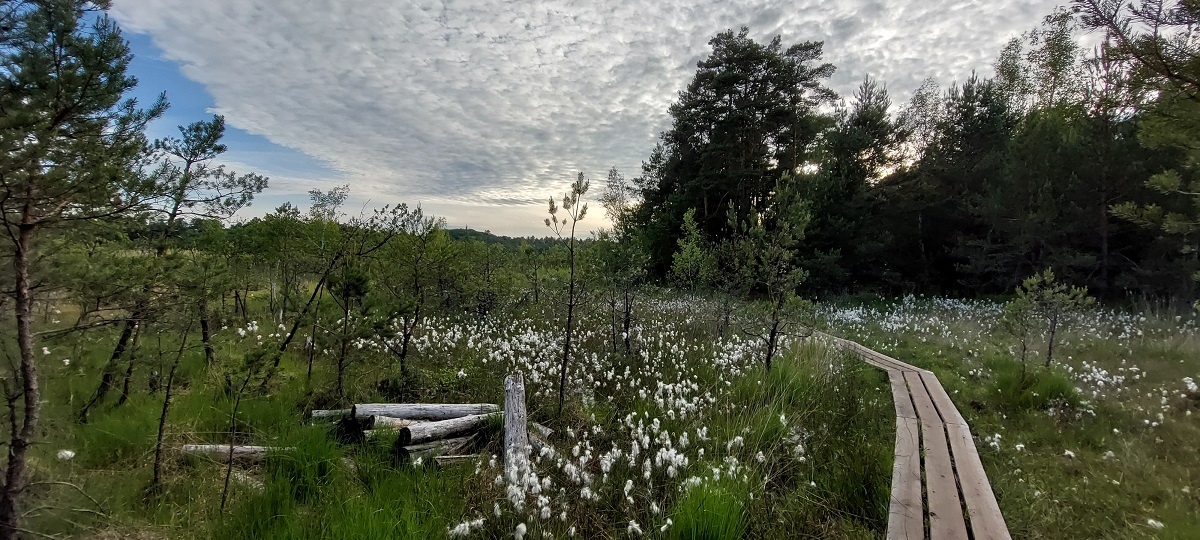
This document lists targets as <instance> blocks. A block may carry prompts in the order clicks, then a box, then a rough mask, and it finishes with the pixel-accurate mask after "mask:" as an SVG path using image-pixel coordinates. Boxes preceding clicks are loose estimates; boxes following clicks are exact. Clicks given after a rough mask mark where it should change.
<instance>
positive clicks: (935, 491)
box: [904, 371, 967, 540]
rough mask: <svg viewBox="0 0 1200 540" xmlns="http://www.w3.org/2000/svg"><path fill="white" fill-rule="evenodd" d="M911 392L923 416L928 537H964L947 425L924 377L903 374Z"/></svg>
mask: <svg viewBox="0 0 1200 540" xmlns="http://www.w3.org/2000/svg"><path fill="white" fill-rule="evenodd" d="M904 380H905V382H907V383H908V392H909V394H911V395H912V397H913V404H914V405H915V406H916V410H917V416H919V417H920V419H921V447H922V448H923V449H924V450H925V497H926V500H928V501H929V538H930V539H931V540H942V539H946V540H951V539H952V540H962V539H964V538H966V537H967V523H966V519H965V518H964V517H963V511H962V503H961V502H960V501H959V498H958V482H957V480H956V479H955V477H954V465H953V463H952V462H951V461H950V448H949V447H948V446H947V444H946V428H945V426H944V424H942V421H941V417H940V416H938V413H937V408H935V407H934V406H933V400H932V399H930V397H929V393H928V392H927V391H926V389H925V385H924V384H923V383H922V382H921V376H920V374H918V373H917V372H913V371H908V372H905V373H904Z"/></svg>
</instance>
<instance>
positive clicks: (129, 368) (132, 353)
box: [117, 324, 142, 407]
mask: <svg viewBox="0 0 1200 540" xmlns="http://www.w3.org/2000/svg"><path fill="white" fill-rule="evenodd" d="M141 341H142V325H140V324H139V325H137V328H136V329H135V330H134V331H133V344H132V345H130V347H129V362H128V363H127V365H126V367H125V381H124V382H123V383H121V397H120V398H118V399H117V406H118V407H120V406H121V405H124V404H125V402H126V401H129V385H130V383H131V382H132V381H133V369H134V367H135V366H136V365H137V353H138V347H139V346H140V344H141Z"/></svg>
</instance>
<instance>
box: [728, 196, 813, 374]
mask: <svg viewBox="0 0 1200 540" xmlns="http://www.w3.org/2000/svg"><path fill="white" fill-rule="evenodd" d="M795 182H796V180H795V178H794V177H793V176H792V175H790V174H784V175H783V177H782V178H781V179H780V180H779V183H778V184H777V186H776V189H775V197H774V201H773V204H772V205H771V206H770V207H768V208H767V210H766V211H765V212H763V213H762V214H759V213H757V212H755V213H751V214H750V217H749V218H748V219H746V220H744V221H738V220H737V213H736V212H735V210H734V209H733V208H732V207H731V208H730V210H729V220H730V225H731V228H733V229H734V230H735V231H736V236H735V240H734V249H735V250H736V252H737V254H738V256H737V259H738V260H740V261H742V263H741V267H740V268H738V269H737V274H740V275H742V276H747V277H748V278H749V279H750V280H751V281H750V283H752V284H753V285H755V286H758V287H761V288H762V289H763V290H764V292H765V293H766V300H765V301H762V302H759V305H760V306H761V307H762V308H763V311H764V312H765V313H766V316H767V325H768V326H767V330H766V332H765V333H756V332H749V331H747V333H749V334H751V335H753V336H755V337H757V338H759V339H761V340H762V341H763V345H764V346H765V347H766V351H765V353H764V356H763V364H764V366H765V367H766V370H767V371H770V370H771V362H772V360H774V358H775V355H776V353H777V352H778V350H779V346H780V340H781V338H783V337H786V336H789V335H792V334H793V331H792V328H793V327H794V326H795V325H796V324H797V322H798V321H797V319H799V318H802V317H804V314H805V312H806V311H808V310H809V307H810V306H809V304H808V303H807V302H805V301H804V300H802V299H800V298H799V297H797V296H796V288H797V287H799V286H800V284H801V283H803V282H804V278H805V277H806V275H807V274H806V272H805V271H804V270H803V269H802V268H800V267H799V266H798V265H797V261H796V253H795V250H796V246H797V245H798V244H799V242H800V240H801V239H803V238H804V231H805V227H807V225H808V222H809V219H810V215H809V210H808V202H807V201H805V200H804V199H802V198H801V197H800V193H799V190H798V186H796V185H795Z"/></svg>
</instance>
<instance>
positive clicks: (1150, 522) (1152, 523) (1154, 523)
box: [1146, 519, 1165, 529]
mask: <svg viewBox="0 0 1200 540" xmlns="http://www.w3.org/2000/svg"><path fill="white" fill-rule="evenodd" d="M1146 525H1149V526H1150V528H1151V529H1161V528H1163V527H1165V525H1163V522H1161V521H1159V520H1157V519H1147V520H1146Z"/></svg>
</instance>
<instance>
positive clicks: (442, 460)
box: [433, 454, 482, 467]
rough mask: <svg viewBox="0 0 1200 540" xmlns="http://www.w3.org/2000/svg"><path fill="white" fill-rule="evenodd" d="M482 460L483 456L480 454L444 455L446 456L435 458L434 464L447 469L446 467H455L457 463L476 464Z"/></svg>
mask: <svg viewBox="0 0 1200 540" xmlns="http://www.w3.org/2000/svg"><path fill="white" fill-rule="evenodd" d="M481 458H482V456H480V455H479V454H463V455H444V456H433V462H434V463H437V464H438V466H439V467H445V466H446V465H453V464H455V463H471V462H476V461H479V460H480V459H481Z"/></svg>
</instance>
